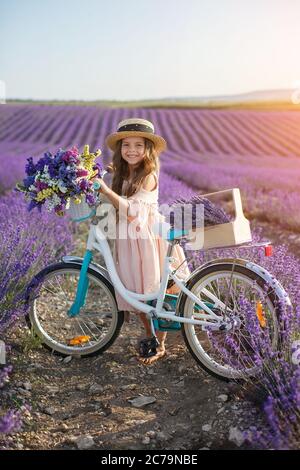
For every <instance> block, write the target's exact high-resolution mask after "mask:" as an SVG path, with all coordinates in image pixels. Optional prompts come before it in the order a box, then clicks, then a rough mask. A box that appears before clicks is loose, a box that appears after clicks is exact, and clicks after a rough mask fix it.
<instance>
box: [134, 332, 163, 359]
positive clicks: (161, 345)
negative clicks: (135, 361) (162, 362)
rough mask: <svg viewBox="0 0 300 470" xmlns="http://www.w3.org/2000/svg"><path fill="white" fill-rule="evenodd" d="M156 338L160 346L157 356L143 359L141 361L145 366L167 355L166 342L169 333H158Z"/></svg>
mask: <svg viewBox="0 0 300 470" xmlns="http://www.w3.org/2000/svg"><path fill="white" fill-rule="evenodd" d="M156 336H157V339H158V341H159V346H158V347H157V349H156V354H155V356H151V357H141V358H140V361H141V362H142V363H143V364H152V363H153V362H155V361H157V360H158V359H160V358H161V357H163V356H164V355H165V354H166V348H165V341H166V337H167V332H166V331H157V333H156Z"/></svg>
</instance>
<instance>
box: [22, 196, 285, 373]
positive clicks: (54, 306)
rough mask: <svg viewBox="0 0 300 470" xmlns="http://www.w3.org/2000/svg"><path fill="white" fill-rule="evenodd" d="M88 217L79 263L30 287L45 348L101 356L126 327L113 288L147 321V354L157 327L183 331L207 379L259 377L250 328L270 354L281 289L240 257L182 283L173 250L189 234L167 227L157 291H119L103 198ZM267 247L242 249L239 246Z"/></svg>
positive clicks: (60, 267)
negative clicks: (171, 287)
mask: <svg viewBox="0 0 300 470" xmlns="http://www.w3.org/2000/svg"><path fill="white" fill-rule="evenodd" d="M99 199H101V197H100V198H99ZM88 215H90V216H91V223H90V227H89V234H88V240H87V247H86V248H87V249H86V254H85V256H84V258H80V257H75V256H64V257H63V258H62V259H61V261H60V262H58V263H55V264H52V265H50V266H47V267H46V268H44V269H43V270H42V271H40V272H39V273H38V274H37V275H36V276H35V277H34V278H33V279H32V281H31V282H30V284H29V286H28V291H27V293H28V295H27V301H28V306H29V308H28V314H27V321H28V324H29V326H30V328H32V329H33V330H34V332H35V333H36V334H37V335H38V336H39V337H40V339H41V341H42V343H43V345H44V346H45V347H47V348H49V349H50V350H51V351H52V352H55V353H57V354H60V355H65V356H69V355H71V356H75V355H76V356H84V357H87V356H93V355H96V354H101V353H103V352H104V351H105V350H107V349H108V348H109V347H110V346H111V345H112V344H113V343H114V341H115V340H116V338H117V336H118V334H119V332H120V330H121V327H122V324H123V321H124V312H122V311H118V307H117V302H116V298H115V290H117V291H118V292H119V293H120V295H121V296H122V297H123V298H124V299H125V300H126V301H127V302H128V303H129V304H130V305H132V306H133V307H134V308H136V309H138V310H139V311H141V312H145V313H146V314H147V317H148V318H149V321H150V323H151V330H152V333H153V337H152V338H149V339H148V340H147V341H146V342H145V343H144V344H143V347H144V349H145V355H147V354H148V355H151V354H154V353H155V348H156V347H157V345H158V342H157V338H156V333H155V331H156V330H157V329H160V330H163V331H174V330H179V329H181V331H182V334H183V337H184V341H185V343H186V346H187V348H188V349H189V351H190V353H191V354H192V356H193V358H194V359H195V360H196V361H197V363H198V364H199V365H200V366H201V367H202V368H203V369H205V370H206V371H207V372H208V373H209V374H211V375H213V376H215V377H217V378H219V379H221V380H226V381H228V380H239V379H243V378H245V377H249V376H255V375H257V374H258V373H259V366H257V365H256V362H255V360H254V356H255V354H256V351H255V342H253V338H252V336H251V329H250V326H251V325H252V330H253V326H254V327H255V328H256V331H257V332H258V334H261V335H263V336H265V337H268V339H269V341H270V343H271V346H272V348H273V349H274V350H276V349H277V348H278V347H279V346H280V309H281V308H285V306H290V305H291V303H290V300H289V297H288V296H287V294H286V292H285V291H284V289H283V287H282V285H281V284H280V283H279V282H278V281H277V280H276V279H274V277H273V276H272V275H271V274H270V273H269V272H268V271H266V270H265V269H264V268H262V267H261V266H258V265H257V264H255V263H252V262H250V261H247V260H245V259H241V258H222V259H214V260H212V261H209V262H208V263H206V264H203V265H202V266H200V267H198V268H197V269H196V270H194V272H192V273H191V274H190V276H189V278H188V279H187V280H185V282H182V281H181V280H180V279H179V277H178V276H177V275H176V271H174V270H172V269H171V266H170V265H171V262H172V250H173V247H174V245H175V244H176V243H180V242H181V241H182V240H183V239H187V238H188V232H186V231H178V230H177V231H176V230H175V231H174V230H172V229H170V230H169V231H168V232H167V235H166V239H167V240H168V242H169V245H168V251H167V254H166V257H165V260H164V270H163V273H162V279H161V283H160V287H159V289H158V291H157V292H153V293H151V294H147V295H145V294H138V293H136V292H132V291H130V290H128V289H126V288H125V286H124V285H123V284H122V282H121V280H120V278H119V276H118V273H117V271H116V267H115V264H114V260H113V256H112V253H111V250H110V246H109V244H108V241H107V239H106V236H105V234H104V233H103V230H102V229H101V227H100V225H99V221H100V220H101V219H103V217H105V215H106V214H105V213H104V210H103V209H102V203H101V200H100V201H99V202H98V204H97V212H96V210H94V211H93V212H92V213H91V214H88ZM269 244H270V242H265V243H257V244H256V245H254V244H245V243H242V244H240V248H247V247H251V248H252V247H253V246H261V247H265V248H266V247H267V245H269ZM235 248H239V246H235ZM94 250H98V251H99V252H100V253H101V254H102V255H103V258H104V261H105V264H106V267H104V266H101V265H99V264H97V263H95V262H94V261H93V251H94ZM149 268H151V267H149ZM171 280H172V281H173V282H174V283H175V284H176V285H177V286H178V287H179V288H180V293H179V294H177V295H170V294H166V289H167V287H168V283H169V282H172V281H171Z"/></svg>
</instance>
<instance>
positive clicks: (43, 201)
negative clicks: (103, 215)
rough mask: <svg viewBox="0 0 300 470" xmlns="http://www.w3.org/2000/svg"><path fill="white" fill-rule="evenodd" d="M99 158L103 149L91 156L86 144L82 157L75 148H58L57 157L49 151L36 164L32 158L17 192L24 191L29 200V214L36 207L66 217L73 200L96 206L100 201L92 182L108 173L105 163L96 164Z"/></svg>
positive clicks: (17, 186) (76, 202) (29, 159)
mask: <svg viewBox="0 0 300 470" xmlns="http://www.w3.org/2000/svg"><path fill="white" fill-rule="evenodd" d="M100 155H101V150H97V152H95V153H90V151H89V146H88V145H85V146H84V150H83V153H82V154H80V153H79V151H78V149H77V147H72V148H71V149H69V150H63V149H59V150H58V151H57V152H56V154H55V155H52V154H51V153H50V152H46V153H45V154H44V156H43V157H42V158H40V159H39V160H38V161H37V163H33V159H32V157H30V158H28V159H27V161H28V163H27V164H26V166H25V171H26V175H27V176H26V178H25V179H24V180H23V184H21V183H18V184H17V185H16V188H15V190H16V191H21V192H23V193H24V194H25V199H26V200H28V201H30V202H29V206H28V210H29V211H31V210H32V209H34V208H35V207H37V208H38V210H39V211H41V209H42V206H45V207H46V209H47V210H48V211H49V212H51V211H54V212H55V214H57V215H59V216H63V215H64V214H65V210H66V209H68V208H69V207H70V202H71V201H73V202H74V203H75V204H80V203H81V202H86V203H87V204H88V205H89V206H93V205H94V204H95V202H96V200H97V193H96V192H95V191H94V189H93V182H94V180H95V179H96V178H99V177H100V178H101V177H102V176H103V174H104V173H105V172H104V170H103V167H102V164H101V163H100V162H96V158H97V157H98V156H100Z"/></svg>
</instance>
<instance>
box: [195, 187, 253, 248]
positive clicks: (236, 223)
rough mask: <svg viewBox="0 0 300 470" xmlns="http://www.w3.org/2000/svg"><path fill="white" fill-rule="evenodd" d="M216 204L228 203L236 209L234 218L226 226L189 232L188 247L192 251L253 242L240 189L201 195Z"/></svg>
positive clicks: (213, 226) (212, 226)
mask: <svg viewBox="0 0 300 470" xmlns="http://www.w3.org/2000/svg"><path fill="white" fill-rule="evenodd" d="M201 196H202V197H205V198H207V199H209V200H210V201H211V202H213V203H214V204H220V202H221V201H222V202H224V201H227V202H228V203H229V204H231V205H232V207H233V209H234V218H233V220H231V221H230V222H226V223H224V224H218V225H211V226H208V227H204V228H196V229H195V230H192V231H190V232H189V237H188V238H189V242H192V243H190V244H189V246H187V248H188V249H192V250H205V249H210V248H226V247H230V246H236V245H240V244H243V243H246V242H251V241H252V235H251V229H250V223H249V220H248V219H247V218H246V217H245V215H244V212H243V207H242V200H241V194H240V190H239V188H233V189H226V190H224V191H217V192H214V193H208V194H201Z"/></svg>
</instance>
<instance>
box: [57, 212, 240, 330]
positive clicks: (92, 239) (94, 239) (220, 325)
mask: <svg viewBox="0 0 300 470" xmlns="http://www.w3.org/2000/svg"><path fill="white" fill-rule="evenodd" d="M173 243H175V242H171V243H170V245H169V248H168V252H167V255H166V257H165V260H164V268H163V275H162V279H161V283H160V287H159V289H158V291H156V292H153V293H151V294H138V293H136V292H133V291H130V290H128V289H127V288H126V287H125V286H124V284H123V283H122V281H121V279H120V277H119V275H118V273H117V270H116V267H115V263H114V259H113V256H112V253H111V250H110V247H109V244H108V242H107V239H106V237H105V235H104V234H103V232H102V230H101V228H100V227H99V226H98V225H96V224H94V223H93V221H92V223H91V224H90V229H89V235H88V240H87V251H86V254H85V257H84V260H83V263H82V268H81V273H80V279H79V283H78V288H77V294H76V300H75V302H74V304H73V305H72V307H71V309H70V310H69V316H71V317H72V316H76V315H78V314H79V312H80V309H81V307H82V306H83V305H84V301H85V296H86V292H87V289H88V278H87V276H86V274H87V270H88V266H89V264H90V262H91V261H92V256H93V255H92V251H93V250H97V251H99V252H100V253H101V254H102V255H103V257H104V261H105V264H106V267H107V270H108V272H109V275H110V278H111V281H112V284H113V286H114V288H115V289H116V290H117V291H118V292H119V294H120V295H121V296H122V297H123V298H124V299H125V300H126V301H127V302H128V303H129V304H130V305H132V306H133V307H134V308H136V309H138V310H139V311H141V312H144V313H145V314H146V315H147V316H148V318H150V319H151V320H153V319H155V318H162V319H165V320H169V321H175V322H180V323H192V324H194V325H200V326H202V327H203V328H204V327H205V328H207V327H209V328H211V329H218V330H219V329H230V328H231V327H232V324H231V323H229V322H225V321H224V319H220V316H218V315H216V314H215V313H214V312H213V311H212V310H211V309H210V308H209V306H207V305H206V304H205V303H204V302H202V301H201V299H199V298H198V297H197V296H196V295H194V294H193V293H192V292H190V291H189V290H188V289H187V288H186V287H185V284H184V283H183V282H182V281H181V280H180V279H179V278H178V277H177V276H176V274H175V273H173V271H172V269H171V267H170V264H171V262H172V256H171V252H172V247H173ZM64 258H66V257H64ZM170 278H171V279H173V281H174V282H175V284H176V285H177V286H178V287H179V288H180V290H181V291H182V292H183V293H184V294H186V295H187V296H188V297H190V298H191V299H192V300H193V301H194V302H195V303H196V304H197V305H198V306H199V307H201V309H202V310H204V311H205V312H206V313H197V317H200V318H201V319H194V318H193V319H192V318H184V317H181V316H179V315H178V314H177V315H175V310H174V311H168V312H167V311H166V310H164V309H163V303H164V298H165V295H166V290H167V284H168V280H169V279H170ZM204 293H205V295H206V296H207V297H208V298H209V299H210V300H211V301H212V302H213V305H214V307H216V308H219V309H224V310H225V308H226V306H225V304H224V303H223V302H221V301H220V300H219V299H218V298H217V297H216V296H214V295H213V294H212V293H211V292H209V291H208V290H205V291H204ZM151 300H156V306H155V307H153V306H151V305H147V304H145V303H144V302H145V301H151ZM227 312H230V309H228V307H227ZM151 328H152V330H153V331H154V327H153V322H152V321H151Z"/></svg>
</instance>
